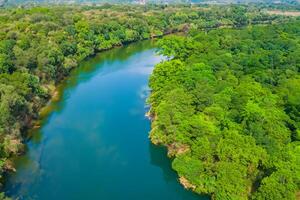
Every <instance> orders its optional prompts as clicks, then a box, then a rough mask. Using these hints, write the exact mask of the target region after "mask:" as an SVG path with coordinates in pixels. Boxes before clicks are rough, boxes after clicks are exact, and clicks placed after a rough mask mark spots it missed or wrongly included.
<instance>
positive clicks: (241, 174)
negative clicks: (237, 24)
mask: <svg viewBox="0 0 300 200" xmlns="http://www.w3.org/2000/svg"><path fill="white" fill-rule="evenodd" d="M159 52H160V53H161V54H163V55H165V56H167V57H169V60H167V61H165V62H163V63H160V64H158V65H157V66H156V67H155V69H154V72H153V74H152V76H151V78H150V83H149V84H150V87H151V89H152V93H151V96H150V98H149V103H150V104H151V111H150V112H151V116H152V120H153V123H152V131H151V134H150V138H151V140H152V142H153V143H155V144H163V145H165V146H167V147H168V154H169V156H171V157H173V161H172V167H173V168H174V169H175V170H176V171H177V172H178V174H179V176H180V181H181V183H182V184H183V185H184V186H185V187H186V188H189V189H192V190H193V191H195V192H197V193H201V194H202V193H204V194H210V195H212V198H213V199H219V200H224V199H257V200H267V199H268V200H282V199H291V200H292V199H296V198H297V199H298V198H299V190H300V90H299V88H300V73H299V70H300V57H299V55H300V21H299V20H292V21H291V22H289V23H286V24H280V25H268V26H251V27H250V26H248V27H246V28H242V29H239V30H237V29H217V30H211V31H209V32H199V31H197V30H190V32H189V35H188V36H186V37H184V36H167V37H165V38H164V39H162V40H161V41H160V51H159ZM297 192H298V193H297Z"/></svg>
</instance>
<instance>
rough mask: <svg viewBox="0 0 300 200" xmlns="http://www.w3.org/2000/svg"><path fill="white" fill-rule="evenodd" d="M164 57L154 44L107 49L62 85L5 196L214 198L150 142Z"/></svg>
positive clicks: (40, 199) (43, 199)
mask: <svg viewBox="0 0 300 200" xmlns="http://www.w3.org/2000/svg"><path fill="white" fill-rule="evenodd" d="M162 59H163V57H162V56H159V55H156V54H155V49H154V46H153V42H151V41H143V42H138V43H135V44H131V45H128V46H126V47H121V48H116V49H113V50H110V51H107V52H102V53H100V54H99V55H97V56H96V57H94V58H90V59H88V60H87V61H85V62H83V63H82V64H81V66H80V67H78V68H77V69H75V70H74V71H72V73H71V75H70V77H69V78H68V79H66V80H65V81H64V82H63V83H62V84H61V85H60V87H59V90H60V91H61V98H60V99H59V100H58V101H56V102H51V103H50V105H49V106H48V110H50V112H49V113H48V114H47V115H46V116H44V117H43V118H42V122H41V128H39V129H37V130H33V131H31V133H30V135H32V137H31V138H30V140H28V142H27V144H26V145H27V153H26V154H25V155H24V156H21V157H18V158H16V159H15V163H16V168H17V172H16V173H12V174H10V175H9V176H8V177H7V181H6V184H5V192H6V194H7V195H9V196H11V197H13V198H19V199H20V200H23V199H24V200H25V199H26V200H31V199H32V200H60V199H61V200H83V199H87V200H88V199H91V200H94V199H108V200H115V199H118V200H120V199H125V200H127V199H128V200H135V199H136V200H141V199H142V200H147V199H149V200H150V199H164V200H165V199H170V200H179V199H180V200H181V199H182V200H194V199H207V198H205V197H202V196H199V195H196V194H194V193H192V192H190V191H187V190H185V189H184V188H183V187H182V186H181V185H180V184H179V183H178V177H177V175H176V173H175V172H174V171H173V170H172V169H171V162H170V160H169V159H168V158H167V156H166V150H165V149H164V148H162V147H158V146H154V145H152V144H151V143H150V141H149V139H148V133H149V130H150V121H149V120H148V119H147V118H146V117H145V112H146V111H147V109H148V108H147V107H146V106H145V100H146V98H147V95H148V93H149V90H148V87H147V83H148V78H149V75H150V73H151V71H152V69H153V66H154V65H155V64H157V63H159V62H160V61H161V60H162Z"/></svg>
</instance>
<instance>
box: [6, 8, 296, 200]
mask: <svg viewBox="0 0 300 200" xmlns="http://www.w3.org/2000/svg"><path fill="white" fill-rule="evenodd" d="M254 18H255V20H254ZM286 20H288V18H287V17H273V16H266V15H265V14H264V13H262V12H261V11H260V9H259V8H255V7H249V8H248V7H244V6H232V5H228V6H209V7H207V6H204V7H202V6H184V5H174V6H162V5H152V4H151V5H147V6H138V5H136V6H128V5H108V4H106V5H103V6H83V7H80V6H62V5H60V6H50V7H39V6H36V7H26V8H2V9H1V14H0V111H1V112H0V161H1V162H0V175H1V174H2V172H3V170H4V168H5V164H6V163H5V162H6V159H7V158H8V157H10V156H11V155H14V154H17V152H18V151H17V150H16V151H15V150H12V149H14V146H13V142H10V141H20V140H22V135H24V134H21V131H24V130H26V129H27V128H29V127H31V126H32V124H31V123H32V121H33V120H32V119H36V118H37V117H38V111H39V109H40V108H41V107H42V106H43V105H45V103H46V102H47V100H49V97H50V95H51V94H50V93H51V88H53V87H51V86H53V85H55V84H57V83H59V82H60V81H61V80H62V79H64V78H65V77H67V76H68V74H69V72H70V70H71V69H73V68H75V67H77V66H78V64H79V63H80V62H81V61H82V60H84V59H86V58H88V57H89V56H92V55H94V54H95V53H98V52H100V51H103V50H107V49H110V48H113V47H115V46H120V45H126V44H128V43H130V42H134V41H138V40H143V39H149V38H154V37H161V36H163V35H166V34H170V33H174V32H188V31H189V30H191V31H190V33H189V34H190V35H193V33H195V34H197V33H198V32H199V31H198V30H200V29H201V30H206V31H207V30H210V29H214V28H218V27H227V26H231V27H232V26H234V27H241V26H245V25H247V24H250V22H251V24H260V23H262V24H265V23H270V22H273V23H279V22H285V21H286ZM286 28H287V29H289V27H288V26H286ZM297 31H298V32H297ZM224 33H225V30H224ZM297 33H299V29H294V34H297ZM218 34H222V32H221V33H220V32H215V33H214V34H213V35H212V37H211V38H209V39H207V36H206V35H205V33H204V32H203V34H199V35H197V36H195V38H194V39H192V38H183V37H178V36H171V37H167V38H165V39H164V40H163V42H162V48H161V53H163V54H165V55H167V56H168V57H169V59H170V58H174V59H173V60H171V61H168V62H164V63H162V64H160V65H158V66H157V67H156V69H155V71H154V75H153V76H152V77H151V80H150V85H151V87H152V88H153V89H154V91H155V92H154V93H153V94H152V96H151V98H150V101H151V104H152V105H153V108H152V109H153V112H157V113H158V115H157V116H158V117H157V120H156V121H155V122H154V124H157V125H156V126H158V128H157V129H155V130H153V131H152V134H151V137H152V139H153V140H155V139H154V138H156V140H157V142H164V143H171V142H172V141H176V142H177V146H176V145H175V146H176V148H180V147H181V145H183V144H188V145H190V146H193V151H195V152H196V151H197V152H201V149H198V148H196V147H195V145H194V144H193V142H191V138H198V140H197V141H198V142H199V144H205V142H209V143H211V137H216V139H218V140H221V137H218V135H217V134H216V132H218V133H220V132H221V131H222V130H223V129H229V128H232V127H234V128H235V129H237V130H238V131H241V130H242V129H241V128H239V123H241V122H242V123H243V124H247V129H246V131H245V132H244V134H253V135H257V136H256V137H255V138H262V140H261V141H260V143H262V144H263V142H264V141H265V139H267V140H266V141H267V142H268V144H264V145H266V146H267V147H268V150H270V151H271V150H273V149H275V150H277V151H278V152H279V151H280V148H278V146H280V145H282V144H285V143H288V142H289V137H288V136H289V133H290V132H289V130H288V129H286V126H285V124H288V125H289V127H292V128H293V137H292V138H293V140H295V139H299V137H300V136H299V131H298V127H299V123H298V118H299V116H300V114H299V112H298V109H297V108H298V107H299V106H298V103H297V99H299V98H298V96H299V95H298V93H295V92H294V91H296V90H297V84H298V83H297V78H296V77H292V76H294V75H295V74H297V72H296V71H295V69H296V68H297V67H299V56H298V55H299V49H298V48H297V47H298V45H299V43H297V42H296V41H295V40H294V38H292V37H289V34H285V31H284V30H282V34H280V35H279V36H277V35H276V34H274V33H272V32H270V36H274V37H276V42H277V43H276V44H280V45H281V48H279V49H278V48H277V47H276V46H275V47H274V45H273V43H272V41H270V40H268V37H266V38H265V41H266V42H264V43H258V44H256V46H259V48H256V46H255V45H252V43H251V42H252V41H251V40H240V39H239V40H236V41H232V37H226V38H225V37H224V38H223V37H220V38H219V40H215V39H216V38H217V37H219V36H218ZM223 35H227V34H223ZM259 35H261V33H260V29H256V34H254V31H253V34H252V37H253V38H255V37H259ZM229 36H230V35H229ZM269 39H270V38H269ZM272 39H273V38H272ZM195 41H196V42H195ZM199 41H201V42H199ZM241 41H244V42H245V43H244V44H240V43H241ZM250 46H251V48H252V49H247V48H248V47H250ZM208 47H210V48H208ZM220 47H227V48H230V49H232V50H233V52H229V51H224V50H222V49H220ZM274 48H275V49H277V50H278V51H269V49H271V50H273V49H274ZM284 49H287V50H289V51H290V52H291V53H290V54H286V53H285V52H283V50H284ZM254 50H255V51H258V52H259V54H258V53H257V54H255V55H252V57H250V55H249V54H247V53H248V52H254ZM197 51H198V52H200V53H199V54H194V53H191V52H197ZM239 51H242V53H239V54H236V53H237V52H239ZM214 53H216V54H217V55H219V56H215V55H214ZM201 54H208V55H206V56H207V57H206V58H207V60H205V59H202V60H199V58H200V56H201V57H203V55H201ZM286 55H287V57H286V58H282V57H283V56H286ZM249 58H251V59H249ZM249 60H253V61H249ZM261 60H263V61H264V63H260V61H261ZM208 61H210V62H208ZM233 61H238V62H235V63H234V65H231V64H232V62H233ZM241 63H243V65H241ZM270 63H271V64H272V69H275V68H277V67H278V66H279V65H282V66H283V67H285V68H286V70H289V71H286V73H288V74H289V76H290V77H288V78H294V79H295V81H292V79H290V81H291V83H293V84H291V86H289V87H286V86H285V85H290V84H289V80H288V78H287V79H286V80H285V79H283V78H280V82H279V81H278V78H279V77H280V76H279V75H280V74H282V73H281V71H274V72H273V71H267V70H266V69H265V68H262V69H261V70H257V73H256V74H252V77H251V78H252V79H251V80H253V82H255V81H258V80H261V84H265V83H273V84H275V83H277V82H278V85H280V86H281V87H280V88H278V93H279V94H282V95H284V94H287V93H286V92H285V91H286V90H287V89H288V90H290V93H288V94H289V95H288V96H285V97H284V98H285V99H289V100H288V101H284V104H285V108H286V113H287V115H288V117H287V116H286V115H285V113H283V112H282V110H280V109H274V110H273V109H272V108H273V107H274V106H275V104H277V100H278V99H279V98H280V97H281V96H282V95H277V96H276V95H274V97H273V96H272V98H270V99H268V100H266V101H264V103H260V102H259V101H260V100H261V99H260V95H261V94H264V92H265V93H271V92H270V91H269V90H266V91H265V89H264V86H260V85H255V87H256V88H251V87H250V86H249V91H248V92H249V94H250V95H251V94H252V93H251V92H252V91H250V90H256V89H259V91H260V90H261V91H262V92H261V93H257V96H258V97H257V100H253V102H249V103H247V102H239V99H244V98H243V97H240V96H238V95H236V90H235V87H236V86H237V85H238V84H239V81H240V80H241V79H240V76H241V75H242V74H243V71H242V69H244V71H245V72H246V71H249V72H251V71H253V69H255V67H256V65H259V64H260V65H259V66H262V65H269V64H270ZM244 64H245V65H244ZM285 65H286V66H285ZM290 65H293V66H294V68H289V66H290ZM229 66H230V67H233V68H235V69H238V70H240V71H236V72H235V71H233V70H232V69H230V68H229ZM218 80H224V81H225V82H226V83H222V84H220V82H219V81H218ZM272 92H273V91H272ZM231 95H232V96H231ZM297 95H298V96H297ZM245 98H246V97H245ZM224 99H226V101H224ZM234 101H236V102H237V103H240V107H238V108H236V109H235V110H233V112H232V113H228V110H229V109H231V108H232V107H233V105H232V103H233V102H234ZM244 101H246V100H244ZM268 101H270V102H272V104H270V106H269V107H268V106H266V104H267V102H268ZM246 104H247V105H248V106H247V107H245V105H246ZM200 112H203V113H204V114H203V113H201V114H200ZM239 112H240V113H242V115H240V116H239V115H238V113H239ZM194 113H197V115H194ZM229 118H230V119H229ZM281 118H285V120H279V119H281ZM261 119H265V121H264V122H261V124H259V126H255V125H252V124H249V122H251V120H256V121H257V122H259V121H260V120H261ZM290 119H291V120H290ZM272 120H277V121H278V123H276V126H274V130H270V131H266V130H265V129H266V128H268V127H272V126H271V125H272V124H271V122H272ZM198 122H199V123H198ZM217 123H219V124H217ZM257 124H258V123H257ZM260 126H262V127H260ZM220 127H222V128H220ZM277 128H278V129H279V128H280V129H281V131H282V135H280V134H276V133H277V132H276V130H277ZM275 129H276V130H275ZM257 130H259V132H258V133H257ZM186 133H188V134H186ZM203 133H205V134H206V133H207V134H209V135H210V136H209V137H208V138H207V140H208V141H206V140H202V139H201V137H202V136H203V135H204V134H203ZM200 136H201V137H200ZM275 136H276V138H275ZM216 141H217V140H216ZM250 142H251V141H250ZM269 144H272V145H269ZM212 145H213V144H212ZM214 147H216V145H215V146H212V147H211V148H214ZM267 147H266V148H267ZM205 149H207V150H208V151H209V152H210V151H211V150H212V149H210V150H209V149H208V148H204V150H205ZM253 151H254V152H255V154H254V155H256V153H257V152H256V151H259V149H253ZM214 152H215V151H214ZM245 153H247V151H246V152H245ZM257 154H258V153H257ZM205 155H206V156H205V158H203V159H210V160H211V161H210V162H208V163H210V164H212V163H211V162H213V161H212V160H214V159H215V157H210V154H209V153H207V154H205ZM239 156H240V157H242V158H244V157H243V155H239ZM240 157H239V158H240ZM273 158H274V159H273V160H272V162H270V163H273V162H275V161H276V159H275V158H276V157H275V156H274V157H273ZM193 159H196V158H193ZM199 163H201V162H199V161H198V160H196V162H195V164H194V166H198V164H199ZM254 163H255V165H256V160H255V162H254ZM237 164H239V163H237ZM206 168H207V166H206ZM212 173H215V172H212ZM200 175H202V174H200ZM239 175H240V174H239ZM190 177H191V176H190ZM238 177H239V176H238ZM205 178H207V179H209V180H210V183H211V185H210V187H209V188H210V189H209V190H208V191H209V193H211V192H213V191H214V185H215V184H219V183H217V182H213V180H212V179H210V177H205ZM195 180H196V179H195ZM246 182H247V181H246ZM202 188H205V187H204V186H203V187H202ZM228 190H230V191H232V190H231V189H228ZM199 191H200V192H201V191H202V190H199ZM226 191H227V189H226ZM1 195H2V194H0V199H3V198H4V197H2V196H1ZM238 195H241V194H238Z"/></svg>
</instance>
